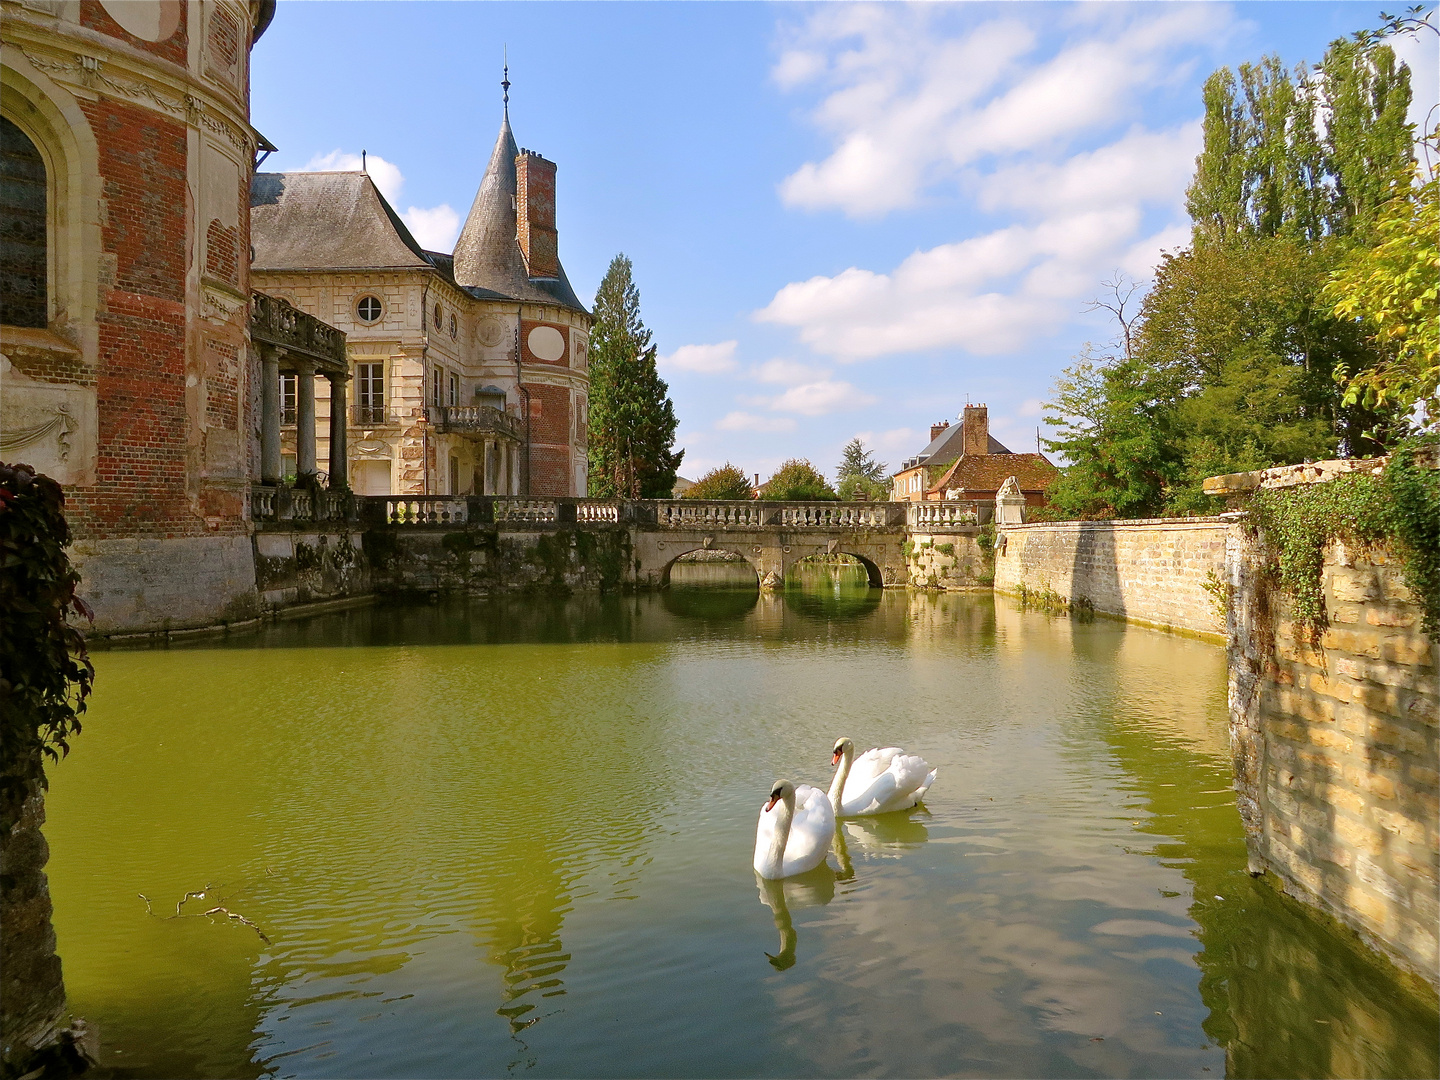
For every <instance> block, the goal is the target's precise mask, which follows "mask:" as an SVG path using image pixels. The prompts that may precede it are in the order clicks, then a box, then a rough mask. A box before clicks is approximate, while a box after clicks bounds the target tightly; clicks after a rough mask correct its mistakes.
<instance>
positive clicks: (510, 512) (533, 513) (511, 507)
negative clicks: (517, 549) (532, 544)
mask: <svg viewBox="0 0 1440 1080" xmlns="http://www.w3.org/2000/svg"><path fill="white" fill-rule="evenodd" d="M491 505H492V506H493V507H494V515H495V521H497V522H504V521H523V522H534V523H537V524H542V525H545V524H553V523H554V522H557V521H559V520H560V502H559V500H558V499H525V498H497V499H495V500H494V501H493V502H492V504H491Z"/></svg>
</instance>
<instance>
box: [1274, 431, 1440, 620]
mask: <svg viewBox="0 0 1440 1080" xmlns="http://www.w3.org/2000/svg"><path fill="white" fill-rule="evenodd" d="M1421 453H1424V451H1417V449H1416V448H1413V447H1412V448H1407V449H1404V450H1399V451H1397V452H1396V453H1395V454H1394V455H1392V457H1391V458H1390V461H1389V463H1388V464H1387V466H1386V467H1385V469H1384V471H1383V472H1380V473H1379V475H1377V474H1376V473H1374V472H1364V471H1361V472H1353V473H1347V474H1345V475H1343V476H1339V477H1336V478H1335V479H1334V480H1331V481H1328V482H1326V483H1322V484H1307V485H1301V486H1297V487H1291V488H1280V489H1277V490H1273V491H1260V492H1257V493H1256V494H1255V496H1254V497H1253V498H1252V499H1251V501H1250V507H1249V510H1250V516H1249V520H1248V523H1247V524H1248V526H1249V528H1250V530H1251V532H1252V534H1253V535H1256V536H1258V537H1259V538H1260V539H1261V541H1262V542H1263V544H1264V546H1265V548H1266V549H1267V551H1268V553H1269V554H1270V555H1271V556H1272V559H1273V569H1272V570H1271V571H1270V577H1271V578H1272V580H1273V582H1274V584H1276V585H1278V586H1279V588H1280V589H1281V590H1282V591H1283V592H1285V593H1287V594H1288V595H1289V596H1290V598H1291V601H1292V606H1293V611H1294V616H1295V620H1296V622H1297V623H1298V624H1299V625H1300V626H1302V627H1304V628H1305V629H1306V630H1308V631H1309V632H1310V633H1311V634H1312V635H1313V634H1315V633H1316V632H1317V631H1319V630H1321V629H1322V628H1323V627H1324V626H1325V625H1326V621H1327V620H1326V612H1325V592H1324V560H1325V549H1326V547H1328V546H1329V545H1330V544H1331V543H1333V542H1335V541H1337V540H1338V541H1342V542H1344V543H1346V544H1348V545H1352V546H1355V547H1358V548H1361V549H1364V548H1370V547H1376V546H1379V545H1386V546H1388V547H1390V549H1391V550H1392V551H1393V552H1394V554H1395V555H1396V556H1398V557H1399V559H1400V560H1401V564H1402V567H1403V572H1404V576H1405V584H1406V585H1407V586H1408V587H1409V589H1410V591H1411V592H1413V593H1414V594H1415V596H1416V598H1417V600H1418V601H1419V603H1420V606H1421V610H1422V612H1423V627H1424V630H1425V633H1426V634H1428V635H1430V637H1431V638H1436V637H1440V472H1437V471H1436V470H1435V469H1434V468H1429V467H1426V466H1425V465H1424V464H1422V463H1421V462H1419V461H1417V460H1416V459H1417V457H1418V456H1419V454H1421ZM1430 453H1433V451H1430Z"/></svg>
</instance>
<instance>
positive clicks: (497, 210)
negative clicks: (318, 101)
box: [454, 116, 585, 311]
mask: <svg viewBox="0 0 1440 1080" xmlns="http://www.w3.org/2000/svg"><path fill="white" fill-rule="evenodd" d="M519 153H520V148H519V147H518V146H517V145H516V144H515V135H514V133H513V132H512V131H511V130H510V118H509V116H506V117H505V120H504V121H503V122H502V123H501V125H500V134H499V136H498V137H497V138H496V139H495V149H494V150H492V151H491V152H490V164H489V165H488V166H486V168H485V177H484V179H482V180H481V181H480V189H479V190H478V191H477V192H475V201H474V203H472V204H471V206H470V213H469V215H468V216H467V217H466V218H465V227H464V228H463V229H461V230H460V239H458V240H456V241H455V255H454V275H455V281H456V282H457V283H458V284H459V285H461V286H463V287H466V288H469V289H482V290H485V291H486V292H488V293H498V294H500V295H502V296H506V297H509V298H510V299H512V300H530V301H534V302H538V303H542V304H556V303H558V304H561V305H563V306H565V307H568V308H574V309H575V310H576V311H584V310H585V306H584V305H583V304H581V303H580V300H579V299H578V298H577V297H576V295H575V290H574V289H572V288H571V287H570V281H569V279H568V278H567V277H566V276H565V268H564V267H563V266H562V267H561V268H560V276H559V277H554V278H532V277H530V276H529V274H528V273H527V271H526V268H525V256H524V255H522V254H521V252H520V241H518V240H517V239H516V238H515V237H516V221H515V213H516V209H515V196H516V193H517V191H518V184H517V180H516V176H515V157H516V155H517V154H519Z"/></svg>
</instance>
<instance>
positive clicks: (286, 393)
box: [280, 375, 298, 424]
mask: <svg viewBox="0 0 1440 1080" xmlns="http://www.w3.org/2000/svg"><path fill="white" fill-rule="evenodd" d="M297 392H298V384H297V383H296V381H295V376H294V375H281V376H280V422H281V423H282V424H293V423H295V395H296V393H297Z"/></svg>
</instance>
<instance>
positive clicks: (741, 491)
mask: <svg viewBox="0 0 1440 1080" xmlns="http://www.w3.org/2000/svg"><path fill="white" fill-rule="evenodd" d="M680 497H681V498H682V499H753V498H754V497H755V493H754V490H753V489H752V488H751V487H750V481H749V479H748V478H747V477H746V476H745V474H744V473H743V472H741V471H740V470H739V469H738V468H736V467H735V466H734V465H731V464H730V462H728V461H727V462H726V463H725V464H724V465H721V466H720V467H719V468H718V469H711V470H710V471H709V472H707V473H706V474H705V475H704V476H702V477H701V478H700V479H699V480H697V481H695V484H694V486H693V487H691V488H690V489H689V490H688V491H686V492H685V494H683V495H681V496H680Z"/></svg>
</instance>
